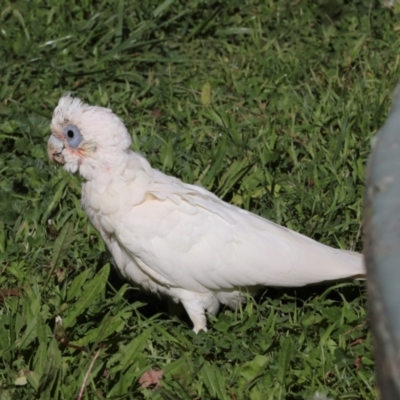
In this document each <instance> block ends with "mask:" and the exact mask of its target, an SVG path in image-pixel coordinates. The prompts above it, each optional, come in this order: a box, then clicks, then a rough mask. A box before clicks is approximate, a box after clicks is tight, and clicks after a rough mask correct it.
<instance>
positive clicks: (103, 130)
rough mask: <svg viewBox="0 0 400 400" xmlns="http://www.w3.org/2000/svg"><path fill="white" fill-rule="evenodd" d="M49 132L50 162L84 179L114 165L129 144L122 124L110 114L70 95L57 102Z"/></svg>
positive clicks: (48, 149) (128, 138) (48, 148)
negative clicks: (103, 167) (102, 168)
mask: <svg viewBox="0 0 400 400" xmlns="http://www.w3.org/2000/svg"><path fill="white" fill-rule="evenodd" d="M50 128H51V136H50V138H49V140H48V142H47V153H48V155H49V158H50V160H51V161H54V162H56V163H58V164H63V165H64V168H65V169H66V170H67V171H69V172H72V173H75V172H77V171H78V170H79V172H80V174H81V175H82V176H84V177H85V178H89V176H87V175H88V174H93V172H94V173H95V172H96V169H98V168H101V167H102V166H106V167H108V168H109V167H110V165H112V164H115V162H116V161H117V160H118V156H121V154H122V153H124V152H126V150H127V149H129V147H130V144H131V138H130V136H129V135H128V133H127V131H126V128H125V126H124V124H123V123H122V121H121V120H120V119H119V118H118V117H117V116H116V115H114V114H113V113H112V112H111V110H109V109H107V108H103V107H95V106H89V105H87V104H84V103H82V102H81V101H80V100H79V99H78V98H73V97H71V96H70V95H69V94H67V95H64V96H63V97H61V99H60V100H59V102H58V105H57V107H56V109H55V110H54V113H53V118H52V120H51V125H50ZM119 158H121V157H119Z"/></svg>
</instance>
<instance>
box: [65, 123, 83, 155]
mask: <svg viewBox="0 0 400 400" xmlns="http://www.w3.org/2000/svg"><path fill="white" fill-rule="evenodd" d="M64 134H65V137H66V139H67V142H68V145H69V147H72V148H73V149H76V148H77V147H79V145H80V144H81V142H82V140H83V136H82V134H81V131H80V130H79V129H78V128H77V127H76V126H75V125H67V126H66V127H65V128H64Z"/></svg>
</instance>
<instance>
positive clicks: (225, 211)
mask: <svg viewBox="0 0 400 400" xmlns="http://www.w3.org/2000/svg"><path fill="white" fill-rule="evenodd" d="M153 171H154V173H155V178H156V179H155V180H154V182H153V183H152V184H151V185H150V186H149V187H148V189H147V196H146V200H145V201H143V202H142V203H141V204H139V205H135V206H134V207H132V208H131V209H130V210H129V212H128V213H127V214H126V215H125V216H124V218H123V219H122V220H121V221H120V222H119V223H118V228H117V229H116V236H117V240H118V241H119V242H120V243H121V245H122V246H123V247H124V248H125V249H126V251H128V253H130V254H131V255H132V256H133V257H134V258H135V259H136V260H137V262H138V263H139V264H140V265H141V266H142V268H143V269H147V270H146V271H145V272H147V273H148V274H149V275H151V276H153V278H154V279H157V280H158V281H160V283H163V284H165V285H170V286H174V287H181V288H185V289H188V290H192V291H198V292H203V291H205V289H208V290H221V289H226V290H229V289H232V288H234V287H236V288H237V287H245V286H253V285H270V286H302V285H305V284H308V283H313V282H318V281H323V280H330V279H338V278H344V277H348V276H351V275H357V274H361V273H362V271H363V266H362V259H361V256H360V255H358V254H355V253H351V252H344V251H341V250H337V249H333V248H330V247H328V246H324V245H322V244H319V243H317V242H315V241H313V240H311V239H309V238H307V237H305V236H303V235H300V234H298V233H296V232H293V231H291V230H289V229H286V228H284V227H281V226H279V225H276V224H274V223H272V222H270V221H268V220H266V219H263V218H261V217H258V216H256V215H254V214H251V213H249V212H247V211H244V210H241V209H239V208H237V207H234V206H232V205H229V204H227V203H225V202H223V201H221V200H220V199H219V198H218V197H216V196H215V195H213V194H212V193H210V192H208V191H207V190H205V189H203V188H201V187H198V186H194V185H187V184H184V183H183V182H181V181H180V180H178V179H176V178H172V177H168V176H166V175H164V174H162V173H161V172H159V171H155V170H153Z"/></svg>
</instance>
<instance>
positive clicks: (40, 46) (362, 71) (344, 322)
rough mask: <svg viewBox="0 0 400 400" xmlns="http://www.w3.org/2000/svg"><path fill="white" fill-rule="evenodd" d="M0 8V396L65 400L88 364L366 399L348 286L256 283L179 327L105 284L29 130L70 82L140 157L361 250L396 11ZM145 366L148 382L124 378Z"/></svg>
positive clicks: (86, 234)
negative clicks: (214, 311)
mask: <svg viewBox="0 0 400 400" xmlns="http://www.w3.org/2000/svg"><path fill="white" fill-rule="evenodd" d="M395 11H396V10H395ZM0 13H1V16H0V59H1V67H0V137H1V146H2V152H1V154H0V170H1V179H0V187H1V189H0V259H1V265H0V287H1V292H0V293H1V303H0V399H1V400H3V399H4V400H6V399H76V398H77V397H78V393H79V390H80V388H81V385H82V381H83V379H84V377H85V375H86V374H87V372H88V371H89V366H90V364H91V363H92V361H93V358H94V357H96V359H95V361H94V364H93V367H92V369H91V373H90V375H89V379H88V381H87V386H86V390H85V393H84V396H83V398H84V399H103V398H107V399H125V398H126V399H147V398H152V399H153V398H154V399H203V400H204V399H230V400H235V399H236V400H240V399H251V400H257V399H262V400H265V399H296V400H297V399H299V400H300V399H306V398H308V397H310V396H312V395H313V394H314V393H315V392H317V391H319V392H322V393H325V394H327V395H329V396H331V397H332V398H334V399H375V398H376V390H375V381H374V371H373V368H374V367H373V361H372V356H371V334H370V331H369V327H368V323H367V317H366V314H367V312H366V295H365V286H364V284H363V283H357V282H356V283H345V284H338V285H331V286H327V285H323V286H318V285H317V286H312V287H309V288H301V289H290V290H289V289H287V290H286V289H281V290H277V289H266V290H265V292H264V293H263V294H262V296H260V297H259V298H257V299H256V300H257V301H255V302H254V301H252V300H250V301H249V303H248V304H247V305H244V306H243V308H242V309H240V310H237V311H236V312H233V311H229V310H222V312H221V313H220V314H219V315H218V316H217V317H216V318H214V319H212V320H210V323H209V325H210V330H209V332H208V333H207V334H205V333H200V334H199V335H197V336H196V335H194V334H193V332H191V326H190V323H189V322H188V321H187V319H185V317H184V316H181V317H179V318H178V317H172V316H169V315H168V313H167V306H166V305H165V303H166V301H165V300H159V299H155V298H151V297H147V296H146V295H145V294H142V293H141V292H140V291H138V290H137V289H134V288H131V287H130V286H129V285H127V284H126V283H125V282H123V281H121V280H120V279H119V277H118V276H117V274H116V272H115V270H114V268H113V267H112V263H111V258H110V256H109V255H108V254H107V252H106V250H105V246H104V244H103V243H102V241H101V240H100V238H99V235H98V234H97V233H96V231H95V230H94V228H93V227H91V225H90V224H89V223H88V221H87V218H86V215H85V213H84V212H83V211H82V209H81V208H80V203H79V201H80V200H79V199H80V181H79V178H78V177H76V176H71V175H69V174H67V173H65V172H64V171H63V170H61V169H59V168H56V167H55V166H54V165H49V163H48V160H47V155H46V141H47V137H48V135H49V122H50V118H51V115H52V111H53V109H54V107H55V105H56V104H57V101H58V98H59V97H60V96H61V95H62V94H63V93H64V92H66V91H72V92H73V93H74V94H76V95H79V96H80V97H81V98H82V99H83V100H84V101H86V102H89V103H93V104H98V105H103V106H109V107H111V108H112V109H113V110H114V111H115V112H116V113H117V114H118V115H119V116H121V117H122V118H123V119H124V121H125V122H126V124H127V127H128V129H129V132H130V133H131V134H132V138H133V148H134V150H137V151H140V152H142V153H144V154H146V156H147V157H148V159H149V161H150V162H151V163H152V165H153V166H154V167H156V168H159V169H161V170H163V171H165V172H167V173H169V174H172V175H175V176H178V177H180V178H181V179H183V180H184V181H186V182H190V183H194V182H197V183H200V184H201V185H203V186H205V187H206V188H208V189H210V190H212V191H213V192H215V193H216V194H218V195H219V196H220V197H222V198H224V199H225V200H226V201H229V202H232V203H234V204H237V205H239V206H241V207H243V208H246V209H248V210H251V211H252V212H255V213H257V214H259V215H262V216H264V217H267V218H270V219H271V220H273V221H276V222H278V223H280V224H283V225H286V226H288V227H290V228H292V229H295V230H297V231H299V232H302V233H304V234H306V235H309V236H311V237H313V238H315V239H317V240H319V241H321V242H323V243H326V244H329V245H332V246H335V247H343V248H350V249H356V250H359V251H361V249H362V245H363V243H362V234H361V228H360V224H361V219H362V197H363V182H364V170H365V163H366V160H367V157H368V154H369V143H370V139H371V137H372V135H373V134H374V133H375V132H376V130H377V129H379V127H380V126H381V125H382V124H383V122H384V120H385V116H386V114H387V112H388V109H389V104H390V97H391V93H392V90H393V88H394V86H395V83H396V82H397V79H398V72H399V61H400V58H399V54H398V48H399V47H398V46H399V45H400V40H399V25H398V15H397V14H396V13H395V12H393V10H389V9H386V8H383V7H381V5H380V4H378V3H376V2H370V1H361V0H359V1H357V0H353V1H345V0H342V1H341V0H336V1H328V0H326V1H317V0H315V1H311V0H310V1H306V0H297V1H290V0H287V1H273V0H266V1H257V0H247V1H243V0H219V1H211V0H193V1H190V2H188V1H183V0H175V1H173V0H165V1H155V0H154V1H145V0H144V1H140V2H139V1H137V2H133V1H131V2H128V1H124V0H119V1H118V2H114V1H107V0H106V1H97V2H90V1H89V0H83V1H75V2H74V1H68V2H67V1H62V0H61V1H56V0H46V1H39V0H32V1H30V2H26V1H22V0H20V1H15V2H10V1H8V0H6V3H5V4H3V3H2V5H1V6H0ZM58 315H60V316H61V317H62V319H63V322H64V329H65V330H63V329H61V328H57V332H54V330H55V318H56V316H58ZM66 341H68V342H70V343H71V344H74V345H75V346H76V347H77V348H72V347H67V346H66ZM152 368H153V369H163V370H164V372H165V377H164V379H163V387H162V388H159V389H157V390H156V391H150V390H148V389H141V388H140V387H139V384H138V378H139V377H140V376H141V374H142V373H143V372H145V371H147V370H149V369H152Z"/></svg>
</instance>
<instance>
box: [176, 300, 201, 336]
mask: <svg viewBox="0 0 400 400" xmlns="http://www.w3.org/2000/svg"><path fill="white" fill-rule="evenodd" d="M181 302H182V304H183V307H185V310H186V312H187V313H188V315H189V318H190V320H191V321H192V322H193V325H194V326H193V331H194V333H199V331H201V330H203V331H205V332H207V320H206V315H205V310H204V308H203V307H202V306H201V305H200V304H198V302H196V301H181Z"/></svg>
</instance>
